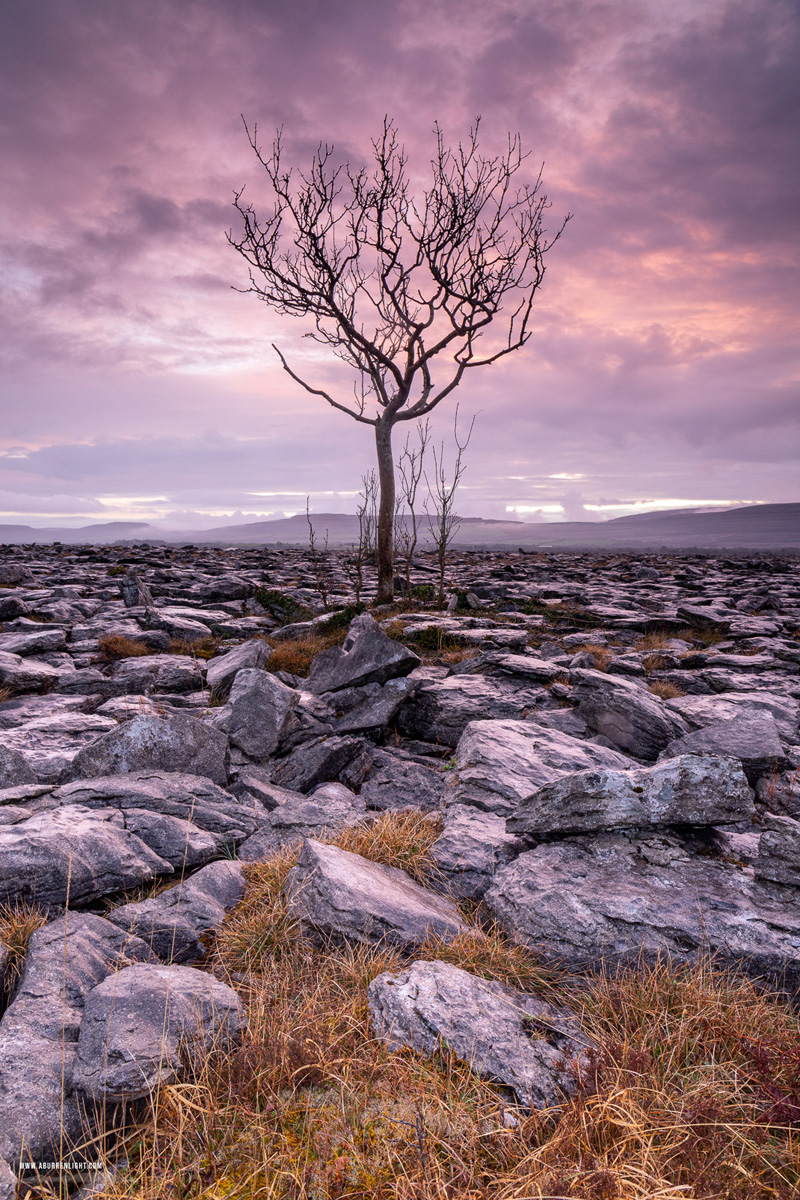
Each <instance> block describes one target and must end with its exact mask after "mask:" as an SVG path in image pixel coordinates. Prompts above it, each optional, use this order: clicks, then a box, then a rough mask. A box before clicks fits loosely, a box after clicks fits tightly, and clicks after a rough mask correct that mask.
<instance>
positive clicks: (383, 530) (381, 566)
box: [375, 421, 394, 604]
mask: <svg viewBox="0 0 800 1200" xmlns="http://www.w3.org/2000/svg"><path fill="white" fill-rule="evenodd" d="M375 445H376V447H377V450H378V481H379V483H380V489H381V496H380V505H379V507H378V538H377V543H378V594H377V596H376V597H375V602H376V603H377V604H391V602H392V600H393V599H394V553H393V549H394V547H393V545H392V526H393V523H394V459H393V458H392V425H391V424H390V423H389V422H388V421H379V422H378V424H377V425H376V426H375Z"/></svg>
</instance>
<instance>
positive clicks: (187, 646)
mask: <svg viewBox="0 0 800 1200" xmlns="http://www.w3.org/2000/svg"><path fill="white" fill-rule="evenodd" d="M170 653H171V654H187V655H189V656H190V657H191V658H205V659H208V658H214V657H215V656H216V655H217V654H219V638H215V637H212V636H211V634H209V635H208V637H206V638H198V639H197V640H196V641H191V642H189V641H186V640H185V639H183V638H173V639H172V645H171V646H170Z"/></svg>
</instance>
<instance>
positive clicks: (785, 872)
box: [753, 813, 800, 902]
mask: <svg viewBox="0 0 800 1200" xmlns="http://www.w3.org/2000/svg"><path fill="white" fill-rule="evenodd" d="M762 827H763V830H764V832H763V833H762V834H761V839H760V841H759V843H758V858H757V859H756V861H755V863H754V864H753V871H754V873H755V875H756V876H757V877H758V878H759V879H770V880H772V881H773V882H774V883H785V884H789V885H791V886H793V887H800V821H795V820H793V819H792V818H791V817H779V816H776V815H775V814H774V813H769V814H767V815H766V816H765V817H764V819H763V821H762ZM798 901H799V902H800V894H798Z"/></svg>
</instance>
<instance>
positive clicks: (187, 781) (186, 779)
mask: <svg viewBox="0 0 800 1200" xmlns="http://www.w3.org/2000/svg"><path fill="white" fill-rule="evenodd" d="M52 798H53V800H54V801H55V803H57V804H80V805H82V806H83V807H86V808H103V809H105V808H119V809H122V810H123V811H126V810H128V809H149V810H150V811H151V812H154V813H162V814H164V815H165V816H170V817H178V818H180V819H181V820H183V821H192V822H193V824H194V825H196V826H198V827H199V828H200V829H206V830H208V831H209V832H210V833H215V834H220V835H222V837H223V841H224V845H225V846H231V847H232V846H235V845H236V844H237V843H238V842H240V841H242V840H243V839H244V838H246V837H249V836H250V834H251V833H254V832H255V830H256V829H257V828H258V827H259V826H260V825H262V824H264V823H265V822H266V820H267V813H266V810H265V809H264V808H263V806H262V805H261V804H260V803H259V802H258V800H257V799H255V798H254V797H252V796H248V797H245V798H241V797H237V796H233V795H231V793H230V792H227V791H225V790H224V789H223V788H220V787H217V786H216V784H214V783H211V781H210V780H208V779H204V778H202V777H201V776H199V775H188V774H181V773H179V772H177V771H132V772H131V773H130V774H128V775H107V776H98V777H97V778H94V779H87V780H80V781H78V782H76V783H69V784H65V785H64V786H63V787H60V788H57V789H56V790H55V791H54V792H53V796H52Z"/></svg>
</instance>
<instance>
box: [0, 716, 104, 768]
mask: <svg viewBox="0 0 800 1200" xmlns="http://www.w3.org/2000/svg"><path fill="white" fill-rule="evenodd" d="M117 728H118V725H117V722H116V721H114V720H113V719H112V718H111V717H103V716H98V715H97V714H96V713H80V712H62V713H53V714H52V715H49V716H41V717H35V718H34V719H32V720H30V721H27V722H26V723H25V724H24V725H17V726H16V727H15V728H14V729H9V730H7V731H6V732H5V733H4V734H3V741H4V742H5V744H6V746H8V748H9V749H14V750H17V751H19V753H20V754H21V755H22V757H23V758H24V759H25V761H26V762H27V763H28V766H29V767H30V769H31V770H32V771H33V773H34V775H35V776H36V778H37V779H40V780H42V781H43V782H47V783H57V782H58V781H59V780H60V779H61V778H62V776H64V775H65V773H66V772H68V771H69V768H70V765H71V763H72V762H73V760H74V758H75V756H76V755H77V754H78V753H79V751H80V750H81V749H82V748H83V747H84V746H89V745H91V744H92V743H93V742H95V741H97V739H98V737H100V736H102V735H103V734H104V733H109V732H111V731H112V730H116V729H117Z"/></svg>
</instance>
